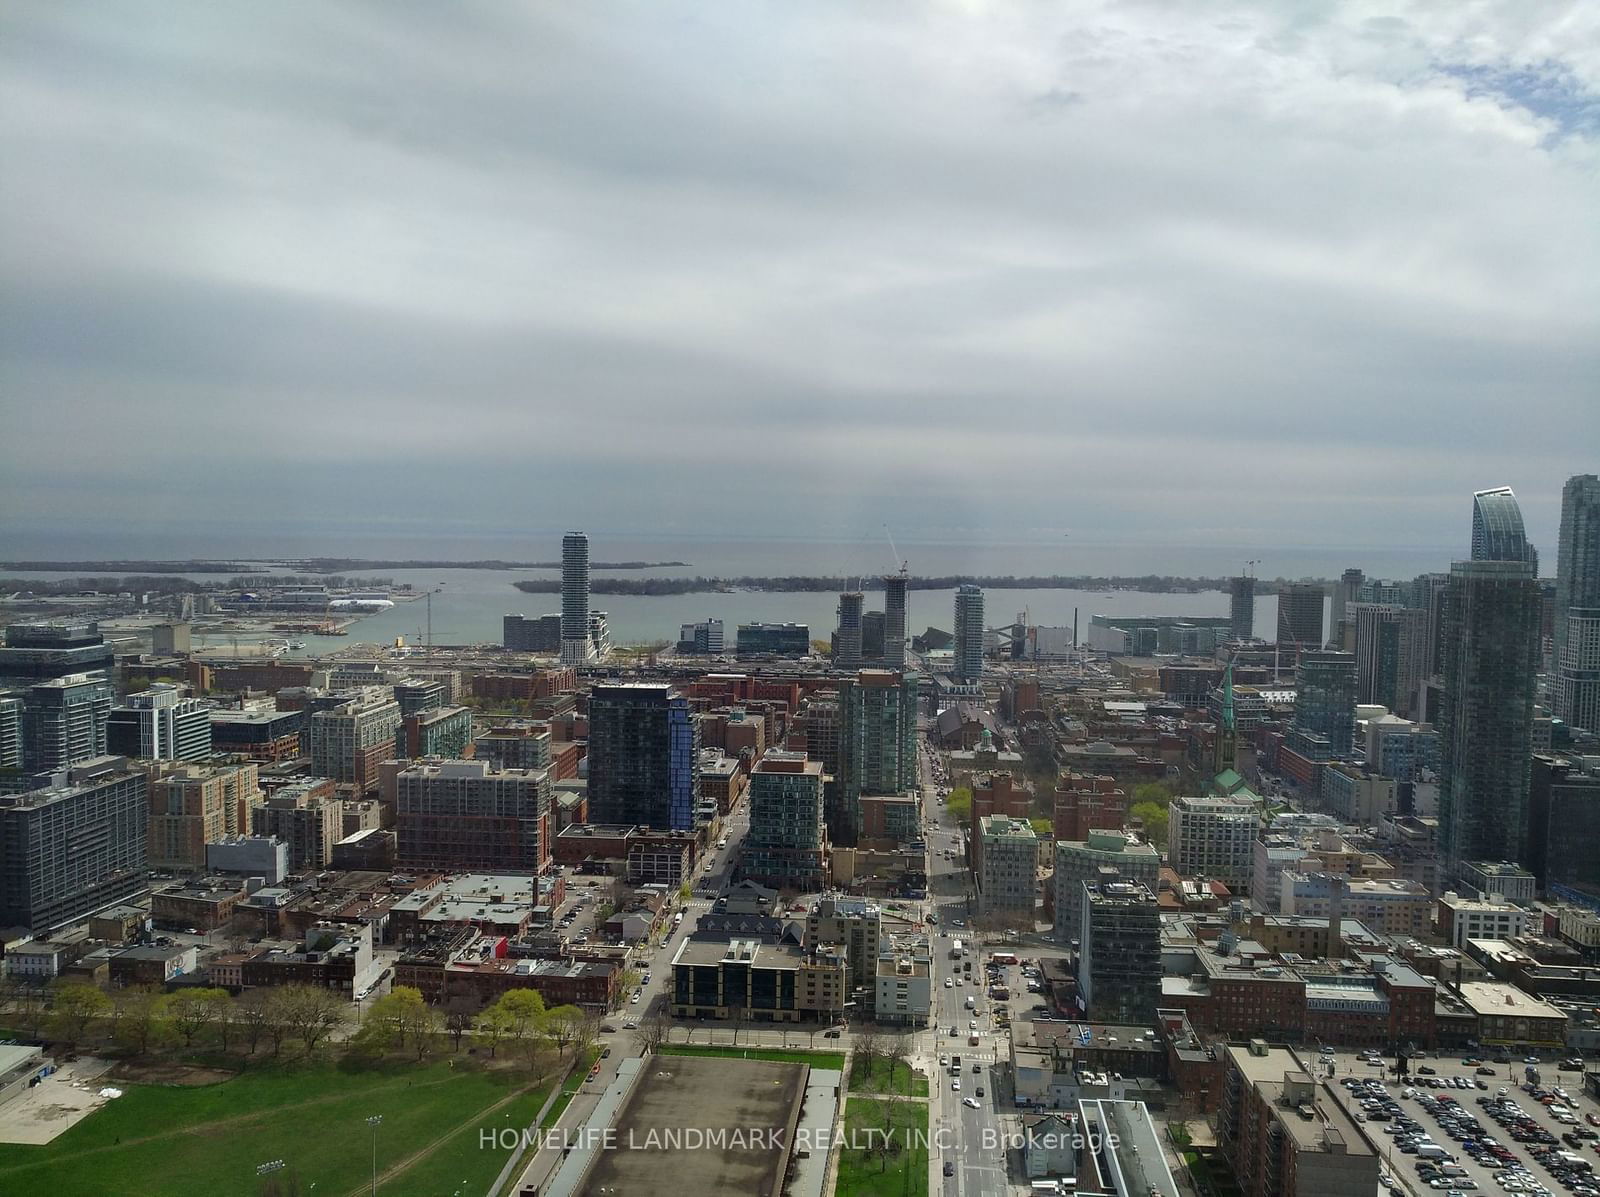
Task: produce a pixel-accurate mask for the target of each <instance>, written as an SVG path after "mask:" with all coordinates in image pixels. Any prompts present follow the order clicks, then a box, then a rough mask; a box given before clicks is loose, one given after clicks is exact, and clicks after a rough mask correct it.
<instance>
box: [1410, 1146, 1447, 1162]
mask: <svg viewBox="0 0 1600 1197" xmlns="http://www.w3.org/2000/svg"><path fill="white" fill-rule="evenodd" d="M1417 1158H1418V1159H1419V1160H1447V1159H1450V1158H1451V1156H1450V1153H1449V1152H1448V1151H1446V1150H1445V1149H1444V1148H1443V1147H1440V1146H1439V1145H1438V1144H1437V1143H1424V1144H1422V1146H1420V1147H1418V1148H1417Z"/></svg>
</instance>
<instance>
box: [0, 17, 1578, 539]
mask: <svg viewBox="0 0 1600 1197" xmlns="http://www.w3.org/2000/svg"><path fill="white" fill-rule="evenodd" d="M136 13H137V10H124V9H120V8H115V9H114V8H108V7H102V6H93V5H74V4H52V5H48V6H47V5H35V6H32V7H29V6H13V7H12V8H10V9H8V10H7V11H6V13H5V15H4V16H3V17H0V104H3V105H4V107H5V108H6V110H7V111H8V113H10V114H11V119H10V120H8V122H7V123H6V124H5V125H4V127H0V154H4V155H5V159H6V161H7V162H8V163H11V164H13V166H14V167H16V168H19V169H11V170H8V171H7V173H6V177H5V178H4V179H3V180H0V287H3V288H4V295H5V298H6V305H7V308H8V318H7V319H6V320H5V321H4V322H0V371H3V378H0V382H3V384H4V385H3V389H0V418H3V420H4V426H5V428H6V430H7V432H8V435H6V436H5V437H3V438H0V506H3V509H4V510H5V511H6V512H7V515H8V519H7V522H8V523H13V522H32V523H35V524H39V523H41V522H42V521H46V520H48V519H51V518H56V519H62V518H66V515H67V513H71V515H72V518H74V519H79V520H89V519H93V518H95V516H96V513H97V512H99V513H101V518H104V519H107V520H112V521H115V520H117V519H119V518H123V517H122V516H121V515H120V514H119V513H120V512H123V511H126V510H128V509H129V507H130V506H137V507H138V508H139V509H140V510H142V511H144V512H147V513H148V512H153V511H160V512H166V511H172V512H177V511H190V512H192V511H193V510H194V509H195V500H202V501H203V506H204V508H205V510H207V511H208V512H211V513H213V514H214V516H215V518H217V519H219V520H234V521H238V520H247V519H250V518H253V516H254V514H257V513H254V512H253V507H252V505H253V504H258V503H259V502H260V496H261V494H262V493H263V492H266V493H272V494H273V495H274V498H275V499H276V500H277V501H278V502H280V503H281V504H282V505H281V506H280V507H278V508H277V509H276V510H277V512H278V517H279V518H292V519H295V520H300V521H307V522H315V521H317V520H319V519H320V520H326V521H327V523H328V525H329V526H330V527H334V528H337V527H339V526H341V525H340V521H349V520H353V519H355V518H356V517H355V516H353V515H352V514H351V513H350V512H349V511H348V510H345V509H342V508H341V507H340V505H339V503H338V496H339V495H340V494H341V490H342V488H343V487H344V486H347V485H348V484H349V483H350V482H351V481H352V480H353V479H359V481H360V482H361V484H362V485H365V486H369V487H376V488H378V490H379V492H380V493H381V491H382V489H383V488H384V486H385V485H386V482H385V480H386V479H393V478H395V477H398V476H402V475H404V476H408V477H418V476H420V477H425V478H427V480H428V481H427V484H426V487H425V488H424V489H423V491H421V492H419V491H417V490H413V489H411V488H409V487H408V488H407V490H406V492H405V493H406V494H407V495H412V496H415V495H417V494H419V493H425V495H426V499H427V503H426V506H427V509H428V518H429V519H432V520H434V521H436V522H437V523H438V526H441V527H445V526H451V525H452V522H453V521H471V520H472V519H473V518H474V513H475V512H477V511H481V510H483V509H484V508H488V507H495V506H498V505H503V504H504V503H506V502H512V501H515V499H516V496H517V495H518V494H519V493H522V492H523V491H524V489H525V487H526V485H527V476H526V471H530V470H531V471H532V472H534V473H536V474H537V476H538V477H539V478H540V479H541V482H542V484H543V485H547V486H550V487H553V488H560V490H561V492H562V494H563V495H564V497H565V501H567V502H570V503H573V504H574V505H577V506H578V507H579V509H582V510H585V511H587V512H589V513H591V514H592V518H591V519H590V521H589V523H590V526H592V527H594V528H595V529H596V530H599V529H601V527H602V526H603V523H604V521H607V520H609V521H612V523H613V524H614V525H615V526H617V527H629V528H639V527H642V526H645V525H647V524H648V523H649V521H650V520H651V519H652V518H659V515H658V513H659V511H660V509H661V507H662V504H661V503H660V498H661V496H662V495H663V494H670V495H672V496H673V499H674V516H673V518H675V519H680V520H683V521H686V522H687V523H688V524H689V525H690V526H693V525H694V523H695V521H697V520H701V519H715V520H717V521H719V522H722V523H724V525H725V522H726V519H727V514H726V513H727V512H728V510H729V504H730V500H731V501H732V502H733V503H734V505H735V506H737V504H738V503H739V501H740V497H741V496H744V495H750V496H752V497H753V496H761V499H760V500H755V499H752V502H758V503H760V504H761V506H760V507H759V510H760V511H761V515H760V516H759V517H756V516H754V515H752V518H753V519H758V520H759V522H760V523H761V525H762V526H763V527H764V529H765V530H768V531H777V532H803V531H806V530H807V528H808V526H809V525H810V524H811V523H812V522H813V521H814V522H817V523H824V524H827V525H829V526H831V527H838V528H845V529H848V528H850V527H855V526H858V525H859V526H861V527H865V528H866V529H867V531H868V532H869V533H870V532H871V531H872V530H873V529H875V528H876V527H877V525H878V524H879V523H880V522H882V518H883V513H885V512H890V511H892V513H893V516H894V519H895V521H896V524H897V526H899V527H902V528H905V529H906V530H907V532H908V534H909V533H910V532H912V531H914V530H915V529H917V528H928V529H936V528H947V527H962V528H983V527H989V528H993V529H1003V528H1006V527H1010V526H1014V525H1015V524H1017V523H1018V521H1028V522H1030V523H1031V522H1037V518H1038V515H1037V512H1038V509H1039V508H1040V507H1041V505H1043V506H1047V507H1059V508H1062V509H1081V510H1084V511H1086V512H1093V517H1094V519H1095V520H1096V521H1098V522H1099V523H1100V524H1101V526H1102V530H1103V531H1104V534H1105V535H1107V536H1118V535H1125V536H1129V537H1135V538H1145V539H1148V537H1149V536H1150V535H1151V533H1152V529H1153V528H1155V529H1172V528H1176V529H1178V530H1180V531H1190V532H1192V533H1193V535H1195V536H1196V537H1200V538H1204V537H1231V538H1234V539H1235V540H1237V538H1239V537H1240V536H1243V535H1244V534H1245V533H1249V534H1250V535H1252V536H1254V537H1256V538H1262V539H1266V540H1268V541H1270V540H1271V539H1272V538H1277V540H1278V541H1279V542H1282V543H1291V542H1294V541H1296V540H1301V539H1309V540H1312V541H1322V542H1326V541H1329V540H1330V539H1332V540H1339V541H1343V540H1344V539H1347V538H1348V535H1349V525H1350V523H1351V522H1352V521H1362V522H1365V523H1366V524H1367V525H1368V526H1369V527H1370V535H1371V536H1372V537H1373V539H1374V543H1397V542H1402V541H1403V542H1404V543H1419V542H1429V543H1437V544H1453V543H1455V542H1456V541H1458V540H1459V539H1460V528H1459V525H1460V524H1461V523H1462V520H1463V516H1462V514H1461V506H1462V503H1461V496H1463V495H1464V494H1465V493H1466V492H1468V491H1470V490H1471V489H1473V487H1475V486H1478V485H1486V484H1490V483H1497V482H1499V481H1503V480H1509V481H1511V482H1512V484H1513V485H1516V486H1517V487H1518V488H1519V491H1520V492H1522V493H1523V494H1524V495H1525V496H1527V497H1528V504H1527V505H1528V507H1529V516H1530V521H1531V522H1532V523H1533V524H1534V525H1535V527H1536V529H1537V528H1541V527H1548V525H1549V524H1550V523H1551V522H1552V520H1553V506H1552V504H1553V502H1554V497H1553V496H1554V495H1555V494H1556V493H1557V492H1558V490H1559V485H1560V480H1561V479H1562V478H1564V476H1565V475H1566V474H1567V473H1571V472H1575V471H1578V470H1581V469H1593V468H1594V466H1595V462H1594V459H1595V457H1596V455H1597V450H1600V421H1595V420H1594V419H1593V417H1592V415H1591V414H1590V413H1591V411H1592V408H1593V403H1594V397H1595V395H1596V394H1597V393H1600V350H1597V345H1600V338H1596V337H1595V336H1594V331H1595V330H1594V326H1595V316H1596V314H1597V313H1600V281H1597V280H1600V269H1597V267H1600V220H1596V219H1595V218H1596V215H1597V213H1596V203H1595V196H1596V187H1595V182H1596V179H1595V173H1596V172H1595V150H1596V147H1597V144H1600V143H1597V141H1596V133H1595V130H1594V129H1593V128H1592V127H1588V126H1587V125H1585V124H1584V122H1583V121H1576V122H1573V123H1572V125H1571V127H1570V128H1567V129H1565V130H1564V135H1563V136H1561V137H1559V138H1554V139H1552V138H1551V137H1550V136H1549V120H1550V118H1549V117H1548V116H1541V115H1540V113H1539V112H1536V111H1534V110H1533V108H1538V106H1539V104H1543V105H1545V106H1546V107H1548V106H1549V105H1551V104H1555V103H1559V104H1562V105H1565V106H1566V110H1570V111H1572V112H1578V113H1584V112H1590V111H1593V110H1594V109H1593V105H1594V104H1595V102H1596V96H1597V95H1600V67H1597V57H1596V54H1595V52H1594V50H1593V44H1594V39H1592V38H1590V37H1589V36H1588V35H1589V34H1595V33H1596V32H1597V29H1596V26H1595V22H1594V19H1593V18H1592V17H1589V16H1586V15H1585V14H1584V13H1583V11H1582V7H1581V6H1577V7H1571V8H1565V9H1562V8H1557V9H1553V10H1546V12H1545V14H1544V15H1540V14H1539V13H1536V12H1534V11H1533V10H1532V9H1531V8H1530V6H1525V5H1518V4H1514V3H1506V4H1504V5H1491V6H1488V7H1486V8H1483V9H1481V10H1475V11H1474V14H1473V15H1471V16H1470V17H1469V16H1465V15H1463V14H1461V13H1458V12H1456V11H1454V10H1443V11H1434V10H1431V9H1416V10H1410V11H1407V12H1405V13H1404V14H1403V15H1402V14H1396V15H1394V16H1391V17H1386V18H1384V19H1382V20H1370V19H1367V17H1366V16H1365V14H1364V12H1362V11H1360V10H1357V9H1356V8H1355V7H1354V6H1349V7H1344V6H1328V5H1314V4H1308V5H1301V6H1290V5H1282V4H1275V3H1268V2H1263V3H1261V4H1256V5H1251V4H1240V5H1235V6H1229V7H1228V8H1226V9H1225V10H1221V11H1218V12H1217V14H1216V15H1215V16H1213V15H1212V13H1213V10H1212V9H1204V10H1201V9H1195V8H1192V7H1190V6H1183V5H1176V4H1161V3H1108V4H1105V5H1102V6H1100V7H1098V8H1096V9H1092V10H1091V9H1087V8H1085V9H1072V10H1070V11H1069V10H1060V11H1049V10H1013V9H1007V8H992V9H987V8H966V7H961V6H955V5H951V6H930V7H927V8H925V9H924V10H919V12H918V13H917V14H915V15H913V14H911V13H909V12H905V13H897V12H894V11H891V10H876V9H870V8H862V7H861V6H856V5H847V4H842V3H841V4H835V5H816V6H804V7H798V6H790V5H780V4H767V5H760V4H757V5H749V6H737V7H726V6H724V7H706V6H701V5H674V4H665V5H652V6H637V7H632V8H628V9H625V10H624V9H622V8H620V7H613V6H608V5H603V4H602V5H581V6H557V5H535V4H525V5H517V4H498V3H497V4H478V5H472V4H468V5H453V6H448V7H445V6H436V5H428V4H366V5H362V4H353V5H339V6H328V5H320V4H319V5H311V4H305V5H292V4H291V5H282V6H270V7H268V6H258V5H244V4H237V5H229V4H218V5H208V6H204V7H203V8H200V9H193V10H189V9H185V10H182V14H181V15H179V14H178V10H163V9H152V10H150V11H149V12H148V13H145V14H143V16H144V18H145V19H142V20H141V19H140V18H139V15H136ZM1441 64H1458V66H1457V67H1445V66H1441ZM1489 83H1493V84H1494V85H1495V86H1493V87H1491V86H1489V85H1488V84H1489ZM1519 89H1520V91H1519ZM1535 100H1536V101H1538V103H1537V104H1533V108H1530V106H1529V104H1530V103H1532V102H1533V101H1535ZM63 411H65V412H66V413H68V416H67V418H69V419H70V420H71V421H72V423H73V424H74V427H75V441H74V450H75V452H76V454H77V460H79V461H82V462H86V463H92V464H93V465H94V466H95V468H96V469H97V470H98V471H100V474H99V478H100V479H102V480H114V482H113V483H112V484H110V485H107V486H104V487H102V486H101V485H98V484H95V483H84V484H82V485H81V486H79V487H78V488H77V489H73V488H72V487H71V486H67V485H64V484H63V482H62V481H61V480H60V479H59V478H55V477H53V476H52V470H51V468H50V466H49V462H50V459H51V454H52V453H56V452H59V451H60V450H59V440H58V439H57V438H56V437H55V436H54V430H55V426H54V425H53V423H52V421H54V420H56V419H58V418H59V417H58V415H57V414H56V413H60V412H63ZM1508 412H1514V413H1515V418H1513V419H1507V413H1508ZM47 413H48V414H47ZM173 429H182V430H183V431H182V435H181V436H173V435H172V432H171V430H173ZM285 429H293V430H297V431H295V432H292V433H288V434H286V433H285V432H284V430H285ZM301 429H304V430H306V431H303V432H302V431H298V430H301ZM241 445H248V446H250V449H251V452H250V454H248V455H247V460H245V461H243V462H240V461H237V460H236V459H237V458H238V457H239V453H238V448H239V446H241ZM156 452H159V453H160V454H161V455H162V461H163V463H164V465H166V466H167V467H169V468H164V469H163V470H161V471H159V472H153V471H151V470H150V469H149V468H148V466H147V465H143V466H142V465H141V463H142V462H144V461H146V460H147V459H148V456H149V455H150V454H152V453H156ZM218 455H223V456H227V457H228V458H229V460H230V467H229V470H228V471H227V476H228V477H229V479H230V480H231V481H236V482H238V483H240V485H238V486H236V487H235V488H234V489H233V490H231V491H230V492H229V493H228V494H227V495H223V496H217V497H215V498H213V499H212V500H211V501H209V502H204V500H205V499H206V497H207V488H208V486H209V485H211V482H210V480H211V479H214V478H215V477H216V476H217V472H216V471H215V470H212V469H210V468H208V462H209V461H212V460H214V459H215V458H216V457H217V456H218ZM533 462H537V465H536V466H534V465H532V464H531V463H533ZM1210 462H1214V463H1218V469H1219V470H1221V475H1220V476H1221V477H1236V478H1239V479H1240V480H1241V481H1240V482H1239V484H1237V485H1232V486H1218V487H1216V488H1215V489H1214V490H1213V491H1211V492H1210V493H1208V494H1207V496H1206V506H1207V508H1208V509H1207V510H1205V511H1193V510H1189V509H1190V508H1192V506H1193V503H1192V498H1189V499H1186V498H1185V495H1186V494H1187V495H1189V496H1192V494H1193V491H1192V479H1193V478H1195V477H1197V476H1201V475H1203V473H1204V470H1205V465H1206V463H1210ZM708 467H710V468H708ZM1489 474H1492V477H1489V476H1486V475H1489ZM286 478H292V479H293V480H294V482H293V485H292V487H290V488H288V490H289V491H290V494H289V495H288V497H287V498H286V499H285V498H284V497H283V492H284V490H285V488H284V485H283V484H284V480H285V479H286ZM1169 478H1170V479H1179V480H1181V481H1179V482H1169V481H1168V479H1169ZM245 483H248V485H245ZM1268 488H1270V493H1272V494H1273V496H1274V498H1273V501H1272V502H1271V503H1262V502H1261V501H1260V495H1259V493H1258V491H1259V490H1267V489H1268ZM104 490H110V491H113V492H114V493H116V494H117V495H119V496H122V497H123V498H124V499H127V498H129V497H135V498H137V499H138V500H139V503H138V504H134V505H130V504H128V503H126V502H122V503H115V502H109V501H107V499H106V498H105V495H104V493H103V491H104ZM772 500H779V501H776V502H772ZM1386 504H1387V505H1388V506H1389V507H1390V508H1392V513H1391V516H1390V518H1387V519H1385V518H1382V516H1381V512H1382V510H1383V509H1384V506H1385V505H1386ZM367 518H368V519H369V522H370V524H371V526H374V527H376V526H377V525H378V523H379V522H380V521H381V520H382V519H385V518H388V516H387V513H385V514H383V515H381V516H380V515H376V514H375V515H373V516H371V517H367ZM780 525H781V526H780ZM351 526H352V527H353V525H351ZM731 530H733V531H746V532H748V531H754V530H757V529H756V528H753V527H752V528H734V529H731ZM1536 534H1537V533H1536Z"/></svg>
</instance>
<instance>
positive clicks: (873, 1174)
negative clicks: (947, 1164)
mask: <svg viewBox="0 0 1600 1197" xmlns="http://www.w3.org/2000/svg"><path fill="white" fill-rule="evenodd" d="M891 1104H892V1105H893V1107H894V1124H893V1125H894V1130H895V1132H896V1133H897V1135H904V1134H910V1135H911V1136H912V1137H913V1141H912V1143H911V1145H910V1146H909V1147H903V1148H902V1149H901V1150H900V1151H898V1152H896V1153H895V1154H893V1155H891V1156H889V1157H888V1158H887V1159H884V1158H883V1157H881V1156H880V1155H879V1154H878V1153H877V1152H876V1151H869V1152H863V1151H860V1150H857V1149H855V1148H853V1147H852V1146H851V1143H852V1141H858V1142H859V1141H865V1136H864V1135H863V1134H861V1133H860V1132H863V1131H865V1130H867V1129H872V1130H882V1129H883V1127H884V1122H883V1113H882V1109H881V1103H879V1102H876V1101H872V1100H868V1099H863V1098H859V1097H853V1098H851V1099H850V1100H849V1101H848V1102H847V1103H846V1104H845V1108H844V1127H845V1142H844V1145H843V1146H842V1147H841V1148H840V1151H839V1182H838V1185H837V1187H836V1188H835V1190H834V1192H835V1194H836V1197H927V1193H928V1148H927V1133H928V1105H927V1103H926V1102H920V1101H905V1102H894V1103H891Z"/></svg>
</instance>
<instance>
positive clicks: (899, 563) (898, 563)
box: [883, 524, 911, 576]
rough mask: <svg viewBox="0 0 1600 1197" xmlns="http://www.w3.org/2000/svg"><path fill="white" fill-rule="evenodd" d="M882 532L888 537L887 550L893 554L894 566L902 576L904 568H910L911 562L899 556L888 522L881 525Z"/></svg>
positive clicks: (904, 571)
mask: <svg viewBox="0 0 1600 1197" xmlns="http://www.w3.org/2000/svg"><path fill="white" fill-rule="evenodd" d="M883 534H884V535H885V536H887V537H888V538H889V552H890V553H891V554H892V555H893V558H894V567H895V569H896V570H897V571H899V573H900V574H901V575H902V576H904V574H905V573H906V570H907V569H909V568H910V565H911V562H909V561H907V560H905V559H904V558H903V557H901V556H900V550H899V548H898V547H896V545H895V543H894V533H893V532H891V531H889V525H888V524H885V525H884V526H883Z"/></svg>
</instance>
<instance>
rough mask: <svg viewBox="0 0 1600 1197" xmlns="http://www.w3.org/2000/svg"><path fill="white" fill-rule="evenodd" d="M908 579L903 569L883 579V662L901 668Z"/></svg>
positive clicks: (887, 666) (904, 639) (904, 651)
mask: <svg viewBox="0 0 1600 1197" xmlns="http://www.w3.org/2000/svg"><path fill="white" fill-rule="evenodd" d="M909 586H910V579H909V578H907V577H906V573H905V571H904V570H901V571H900V572H899V573H895V574H889V575H888V576H887V577H885V578H884V579H883V663H884V666H885V667H886V668H888V669H902V668H904V667H905V663H906V592H907V590H908V589H909Z"/></svg>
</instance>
